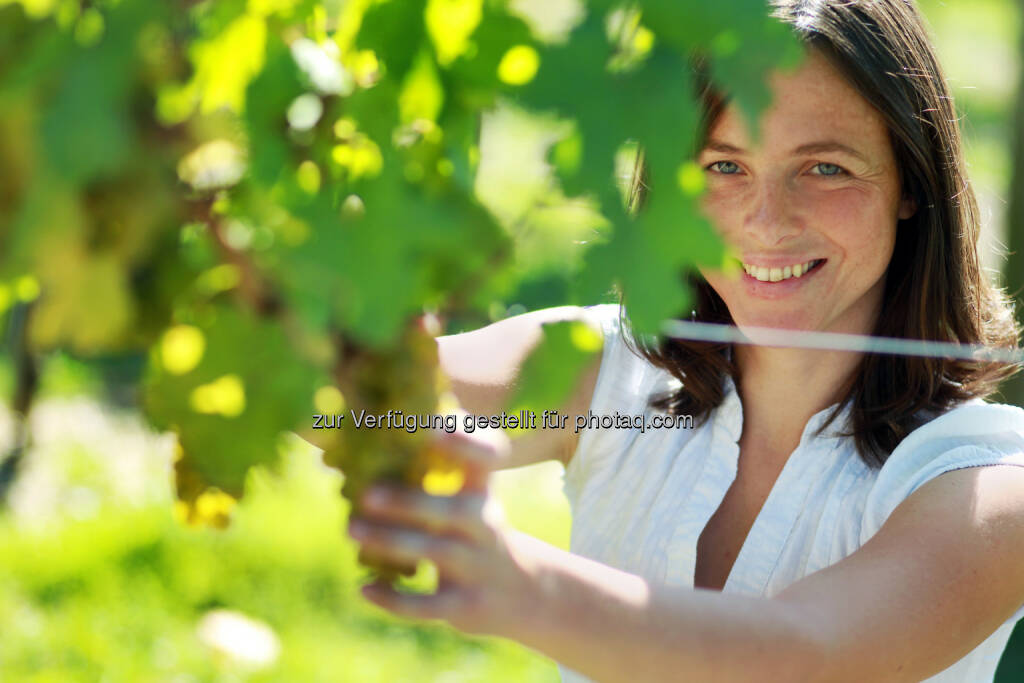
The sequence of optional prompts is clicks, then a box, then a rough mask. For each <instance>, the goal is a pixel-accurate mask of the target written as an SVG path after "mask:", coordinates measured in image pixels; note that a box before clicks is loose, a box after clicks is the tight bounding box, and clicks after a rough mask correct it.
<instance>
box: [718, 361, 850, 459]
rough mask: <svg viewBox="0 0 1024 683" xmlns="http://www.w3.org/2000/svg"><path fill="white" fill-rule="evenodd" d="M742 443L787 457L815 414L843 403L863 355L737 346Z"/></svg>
mask: <svg viewBox="0 0 1024 683" xmlns="http://www.w3.org/2000/svg"><path fill="white" fill-rule="evenodd" d="M733 353H734V357H735V359H736V364H737V367H738V369H739V376H740V381H739V382H738V386H737V388H736V389H737V392H738V393H739V397H740V401H741V402H742V404H743V434H742V437H741V446H743V447H747V446H753V447H756V448H757V449H759V450H761V449H767V450H769V451H772V452H776V451H777V452H778V453H779V454H780V455H781V456H788V455H789V453H791V452H792V451H793V449H795V448H796V446H797V444H799V442H800V437H801V435H802V434H803V430H804V427H805V426H806V425H807V421H808V420H809V419H810V418H811V416H812V415H814V414H815V413H818V412H820V411H822V410H824V409H825V408H828V407H829V406H830V405H832V404H833V403H836V402H838V401H840V400H841V399H842V398H843V396H842V391H843V389H844V385H845V384H846V382H847V381H848V380H849V379H850V377H851V376H852V375H853V373H854V372H855V371H856V369H857V365H858V363H859V362H860V359H861V357H862V356H863V354H860V353H850V352H844V351H807V350H801V349H782V348H772V347H766V346H736V347H734V351H733Z"/></svg>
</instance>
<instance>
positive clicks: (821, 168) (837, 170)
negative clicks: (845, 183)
mask: <svg viewBox="0 0 1024 683" xmlns="http://www.w3.org/2000/svg"><path fill="white" fill-rule="evenodd" d="M814 168H815V169H816V170H817V173H815V175H823V176H836V175H842V174H843V172H844V171H843V169H842V168H841V167H840V166H836V165H835V164H827V163H820V164H815V165H814Z"/></svg>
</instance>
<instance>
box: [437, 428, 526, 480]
mask: <svg viewBox="0 0 1024 683" xmlns="http://www.w3.org/2000/svg"><path fill="white" fill-rule="evenodd" d="M432 437H433V438H432V439H431V441H430V445H429V448H431V449H432V450H433V451H434V453H436V454H437V457H439V459H441V460H451V461H454V462H457V463H459V464H460V465H462V467H463V471H464V472H465V477H466V479H465V483H464V484H463V486H462V490H463V491H477V492H483V491H485V490H486V489H487V479H488V477H489V475H490V474H491V472H493V471H494V470H496V469H498V468H499V467H501V464H502V462H503V461H504V460H505V458H506V457H507V455H508V451H509V448H510V446H509V440H508V437H507V436H506V435H505V434H504V433H503V432H501V431H498V430H480V431H476V432H473V433H472V434H467V433H465V432H462V431H455V432H452V433H451V434H449V433H447V432H445V431H443V430H434V434H433V435H432Z"/></svg>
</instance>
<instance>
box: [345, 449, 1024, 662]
mask: <svg viewBox="0 0 1024 683" xmlns="http://www.w3.org/2000/svg"><path fill="white" fill-rule="evenodd" d="M452 436H454V437H455V439H454V441H453V442H452V443H454V442H455V441H459V440H460V439H461V440H462V441H463V442H464V441H465V439H466V435H452ZM461 447H465V444H463V446H461ZM1022 493H1024V468H1017V467H1007V466H1000V467H980V468H971V469H963V470H957V471H954V472H949V473H946V474H944V475H941V476H939V477H937V478H935V479H933V480H932V481H930V482H929V483H927V484H925V485H924V486H922V487H921V488H920V489H918V490H917V491H916V492H915V493H914V494H913V495H911V496H910V497H909V498H907V500H905V501H904V502H903V503H902V504H901V505H900V506H899V507H898V508H897V509H896V510H895V512H894V513H893V514H892V515H891V516H890V518H889V520H888V521H887V522H886V523H885V524H884V525H883V527H882V528H881V530H880V531H879V532H878V533H877V534H876V535H875V536H874V537H873V538H872V539H871V540H870V541H868V542H867V543H866V544H865V545H864V546H863V547H862V548H861V549H859V550H858V551H857V552H855V553H853V554H852V555H850V556H849V557H848V558H846V559H844V560H843V561H841V562H839V563H837V564H835V565H833V566H832V567H829V568H827V569H825V570H822V571H820V572H817V573H816V574H813V575H811V576H808V577H806V578H804V579H802V580H800V581H798V582H796V583H794V584H793V585H791V586H790V587H788V588H787V589H786V590H785V591H783V592H782V593H780V594H779V595H777V596H775V597H774V598H772V599H764V598H753V597H742V596H734V595H726V594H720V593H717V592H714V591H706V590H699V589H698V590H689V589H685V590H683V589H669V588H663V587H653V586H651V585H649V584H648V583H647V582H646V581H645V580H644V579H642V578H641V577H638V576H635V575H632V574H628V573H625V572H622V571H619V570H616V569H613V568H610V567H607V566H605V565H602V564H600V563H597V562H593V561H591V560H588V559H586V558H583V557H580V556H577V555H573V554H571V553H567V552H564V551H562V550H559V549H557V548H553V547H551V546H549V545H546V544H544V543H543V542H541V541H538V540H536V539H533V538H531V537H529V536H526V535H525V534H520V533H518V532H514V531H511V530H508V529H506V528H504V527H503V526H502V524H501V523H500V520H496V519H495V517H494V515H482V514H480V511H481V510H482V509H483V508H485V507H486V505H485V502H486V500H487V497H486V489H485V487H483V486H480V487H477V489H476V492H475V493H465V494H461V495H460V496H456V497H454V498H449V499H432V498H431V497H423V496H420V495H417V494H414V493H412V492H408V491H392V492H391V495H390V502H387V503H384V504H382V505H380V506H378V507H374V510H375V511H376V512H375V513H374V514H375V515H376V516H375V517H374V518H373V519H372V520H363V522H364V524H363V529H362V530H361V531H358V532H357V530H354V535H356V536H357V538H359V540H361V541H362V542H363V543H364V545H365V544H369V545H371V546H372V547H373V549H374V551H375V552H378V553H383V554H391V555H392V556H394V557H397V558H404V559H408V558H409V557H420V556H426V557H428V558H429V559H431V560H433V561H435V562H436V563H437V564H438V568H439V570H440V572H441V577H442V580H441V590H440V591H439V592H438V594H437V595H434V596H409V595H402V594H399V593H396V592H394V591H392V590H391V589H390V588H387V587H385V586H373V587H370V588H369V589H368V590H367V595H368V597H370V599H372V600H373V601H374V602H377V603H378V604H380V605H381V606H384V607H386V608H388V609H391V610H393V611H395V612H397V613H399V614H404V615H406V616H410V617H420V618H441V619H445V620H448V621H450V622H451V623H452V624H453V625H455V626H456V627H458V628H461V629H463V630H466V631H470V632H476V633H491V634H495V635H501V636H505V637H510V638H513V639H515V640H518V641H520V642H522V643H524V644H526V645H528V646H530V647H533V648H534V649H536V650H539V651H540V652H543V653H544V654H547V655H548V656H550V657H552V658H554V659H556V660H558V661H559V662H561V663H563V664H565V665H566V666H568V667H570V668H573V669H575V670H577V671H579V672H581V673H583V674H585V675H587V676H589V677H591V678H593V679H595V680H599V681H630V682H635V681H644V680H650V681H655V680H664V679H665V676H666V675H667V674H668V673H671V672H677V673H678V675H679V676H680V677H681V678H683V679H688V680H698V681H764V680H793V681H797V680H799V681H863V680H885V681H918V680H921V679H922V678H926V677H928V676H930V675H933V674H935V673H937V672H939V671H941V670H942V669H944V668H946V667H948V666H950V665H951V664H953V663H954V662H955V661H956V660H958V659H960V658H961V657H963V656H964V655H965V654H966V653H968V652H969V651H970V650H971V649H973V648H974V647H975V646H977V645H978V644H979V643H980V642H981V641H983V640H984V639H985V638H986V637H988V636H989V635H990V634H991V633H992V632H993V631H995V629H996V628H998V626H999V625H1000V624H1001V623H1002V622H1003V621H1005V620H1006V619H1007V618H1009V617H1010V616H1011V615H1012V614H1013V612H1014V611H1015V610H1016V609H1017V607H1018V606H1020V604H1021V603H1022V601H1024V495H1022ZM460 498H461V500H460ZM473 501H476V503H475V504H474V503H473ZM428 529H429V530H431V531H429V532H428V531H426V530H428ZM673 675H675V674H673Z"/></svg>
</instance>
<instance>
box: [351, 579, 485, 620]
mask: <svg viewBox="0 0 1024 683" xmlns="http://www.w3.org/2000/svg"><path fill="white" fill-rule="evenodd" d="M361 592H362V594H363V597H365V598H366V599H367V600H369V601H370V602H372V603H374V604H375V605H377V606H379V607H383V608H384V609H386V610H388V611H391V612H394V613H395V614H398V615H400V616H403V617H406V618H409V619H445V620H455V619H457V618H458V616H459V614H460V612H461V611H462V610H463V609H464V606H465V603H466V600H465V598H464V595H463V594H462V593H461V592H460V591H459V589H458V588H457V587H456V586H453V585H452V584H442V585H440V586H438V590H437V593H434V594H433V595H423V594H416V593H401V592H399V591H397V590H395V589H394V588H392V587H391V586H389V585H388V584H386V583H379V582H375V583H369V584H366V585H365V586H363V587H362V589H361Z"/></svg>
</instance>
